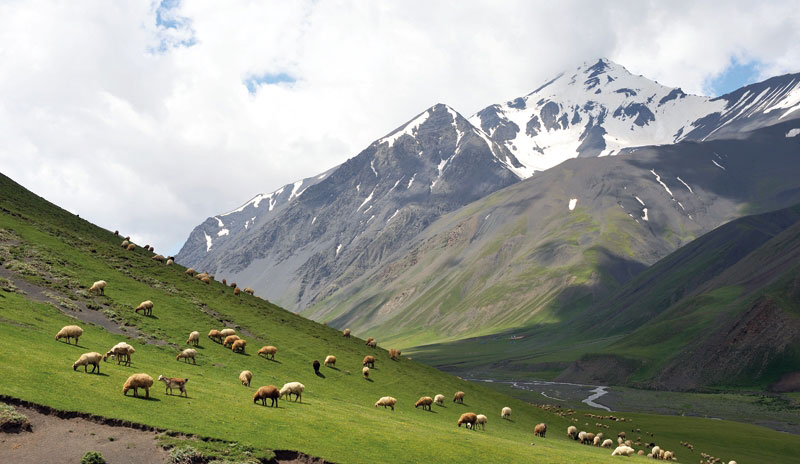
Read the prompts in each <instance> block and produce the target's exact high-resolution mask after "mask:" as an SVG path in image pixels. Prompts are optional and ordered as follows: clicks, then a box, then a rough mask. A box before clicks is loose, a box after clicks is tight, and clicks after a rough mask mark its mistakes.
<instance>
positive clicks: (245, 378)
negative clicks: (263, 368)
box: [239, 371, 253, 387]
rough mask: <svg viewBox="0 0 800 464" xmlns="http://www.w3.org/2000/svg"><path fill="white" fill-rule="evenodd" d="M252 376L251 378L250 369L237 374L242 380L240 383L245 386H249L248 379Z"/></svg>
mask: <svg viewBox="0 0 800 464" xmlns="http://www.w3.org/2000/svg"><path fill="white" fill-rule="evenodd" d="M252 378H253V373H252V372H250V371H242V373H241V374H239V380H241V381H242V385H244V386H245V387H249V386H250V380H251V379H252Z"/></svg>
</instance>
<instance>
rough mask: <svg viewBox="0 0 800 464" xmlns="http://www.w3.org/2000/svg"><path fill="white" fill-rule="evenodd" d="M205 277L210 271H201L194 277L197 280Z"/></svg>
mask: <svg viewBox="0 0 800 464" xmlns="http://www.w3.org/2000/svg"><path fill="white" fill-rule="evenodd" d="M203 277H208V272H200V273H198V274H195V275H194V278H195V279H197V280H200V279H202V278H203Z"/></svg>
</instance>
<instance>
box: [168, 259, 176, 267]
mask: <svg viewBox="0 0 800 464" xmlns="http://www.w3.org/2000/svg"><path fill="white" fill-rule="evenodd" d="M173 264H175V260H174V259H172V258H170V259H168V260H167V266H172V265H173Z"/></svg>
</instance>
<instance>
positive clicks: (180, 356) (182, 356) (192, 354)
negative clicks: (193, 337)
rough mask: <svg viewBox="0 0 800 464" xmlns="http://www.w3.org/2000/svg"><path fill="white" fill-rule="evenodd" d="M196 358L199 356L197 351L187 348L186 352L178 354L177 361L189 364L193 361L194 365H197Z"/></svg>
mask: <svg viewBox="0 0 800 464" xmlns="http://www.w3.org/2000/svg"><path fill="white" fill-rule="evenodd" d="M195 356H197V350H195V349H193V348H186V349H185V350H183V351H181V352H180V353H178V356H177V357H176V358H175V360H176V361H178V360H180V359H183V362H189V359H191V360H192V364H197V361H195Z"/></svg>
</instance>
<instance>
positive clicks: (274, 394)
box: [253, 385, 281, 408]
mask: <svg viewBox="0 0 800 464" xmlns="http://www.w3.org/2000/svg"><path fill="white" fill-rule="evenodd" d="M280 397H281V392H280V391H279V390H278V389H277V388H275V386H274V385H267V386H265V387H259V388H258V390H257V391H256V393H255V395H253V404H256V403H258V400H261V405H262V406H266V405H267V398H269V399H270V400H272V403H270V407H272V406H274V407H276V408H277V407H278V398H280Z"/></svg>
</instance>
